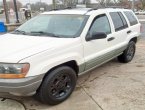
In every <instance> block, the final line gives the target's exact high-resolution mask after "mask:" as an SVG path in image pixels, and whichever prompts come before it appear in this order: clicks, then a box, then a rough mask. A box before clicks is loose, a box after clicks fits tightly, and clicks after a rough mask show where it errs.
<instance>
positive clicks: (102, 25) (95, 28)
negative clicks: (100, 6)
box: [90, 14, 111, 34]
mask: <svg viewBox="0 0 145 110" xmlns="http://www.w3.org/2000/svg"><path fill="white" fill-rule="evenodd" d="M93 32H104V33H106V34H109V33H111V28H110V24H109V21H108V18H107V16H106V15H105V14H103V15H99V16H97V17H96V18H95V20H94V21H93V24H92V26H91V28H90V34H92V33H93Z"/></svg>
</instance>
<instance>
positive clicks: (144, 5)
mask: <svg viewBox="0 0 145 110" xmlns="http://www.w3.org/2000/svg"><path fill="white" fill-rule="evenodd" d="M140 2H141V6H142V9H144V8H145V0H140Z"/></svg>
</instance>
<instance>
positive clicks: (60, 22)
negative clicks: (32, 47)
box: [13, 15, 88, 38]
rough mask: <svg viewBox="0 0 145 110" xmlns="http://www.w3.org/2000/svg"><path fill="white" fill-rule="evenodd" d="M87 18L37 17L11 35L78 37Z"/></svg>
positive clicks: (79, 16) (73, 16)
mask: <svg viewBox="0 0 145 110" xmlns="http://www.w3.org/2000/svg"><path fill="white" fill-rule="evenodd" d="M87 19H88V16H84V15H39V16H37V17H34V18H32V19H31V20H29V21H27V22H26V23H24V24H23V25H21V26H20V27H19V28H18V29H17V30H16V31H15V32H14V33H13V34H16V33H17V34H24V35H37V36H41V35H42V36H43V35H44V36H52V37H66V38H67V37H68V38H72V37H78V36H79V35H80V34H81V32H82V29H83V27H84V25H85V24H86V21H87Z"/></svg>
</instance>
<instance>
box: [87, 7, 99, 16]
mask: <svg viewBox="0 0 145 110" xmlns="http://www.w3.org/2000/svg"><path fill="white" fill-rule="evenodd" d="M98 9H99V8H91V9H89V10H87V12H86V13H85V14H84V15H86V14H87V13H88V12H90V11H93V10H98Z"/></svg>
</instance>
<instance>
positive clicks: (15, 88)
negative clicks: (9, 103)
mask: <svg viewBox="0 0 145 110" xmlns="http://www.w3.org/2000/svg"><path fill="white" fill-rule="evenodd" d="M43 76H44V75H39V76H34V77H27V78H22V79H0V92H5V93H9V94H12V95H17V96H32V95H34V94H35V93H36V90H37V89H38V88H39V86H40V84H41V82H42V79H43Z"/></svg>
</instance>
